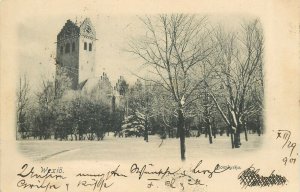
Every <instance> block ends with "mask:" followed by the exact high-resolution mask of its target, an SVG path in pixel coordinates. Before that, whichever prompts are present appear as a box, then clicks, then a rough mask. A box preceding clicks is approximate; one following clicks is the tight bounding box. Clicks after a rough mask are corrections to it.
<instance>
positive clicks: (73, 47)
mask: <svg viewBox="0 0 300 192" xmlns="http://www.w3.org/2000/svg"><path fill="white" fill-rule="evenodd" d="M74 51H75V42H73V43H72V52H74Z"/></svg>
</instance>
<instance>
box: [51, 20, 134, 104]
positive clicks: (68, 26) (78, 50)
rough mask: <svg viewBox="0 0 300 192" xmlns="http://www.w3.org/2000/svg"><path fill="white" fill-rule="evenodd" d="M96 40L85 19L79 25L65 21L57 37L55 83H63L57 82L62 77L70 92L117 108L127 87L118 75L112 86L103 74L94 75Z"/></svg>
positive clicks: (93, 31)
mask: <svg viewBox="0 0 300 192" xmlns="http://www.w3.org/2000/svg"><path fill="white" fill-rule="evenodd" d="M96 40H97V39H96V30H95V28H94V26H93V25H92V23H91V20H90V19H89V18H86V19H84V20H83V22H77V21H76V22H72V21H71V20H67V22H66V23H65V25H64V26H63V28H62V29H61V31H60V32H59V33H58V35H57V48H56V64H57V65H56V84H57V85H60V84H62V83H63V82H59V81H63V80H64V79H63V78H60V75H61V74H64V75H66V76H67V77H68V78H69V79H70V80H71V85H70V87H69V89H70V90H73V91H80V92H81V93H82V94H83V95H86V96H87V97H92V98H94V99H98V100H99V99H101V100H103V101H106V102H109V103H114V105H119V104H120V100H122V97H124V95H125V92H126V89H127V88H128V85H127V84H126V82H125V80H124V78H123V77H122V76H121V77H120V79H119V80H118V82H117V83H116V86H114V87H113V86H112V85H111V82H110V80H109V78H108V76H107V74H106V73H105V72H103V73H102V75H95V67H96V61H95V55H96V43H95V42H96ZM58 87H59V86H56V88H58ZM112 100H113V101H112Z"/></svg>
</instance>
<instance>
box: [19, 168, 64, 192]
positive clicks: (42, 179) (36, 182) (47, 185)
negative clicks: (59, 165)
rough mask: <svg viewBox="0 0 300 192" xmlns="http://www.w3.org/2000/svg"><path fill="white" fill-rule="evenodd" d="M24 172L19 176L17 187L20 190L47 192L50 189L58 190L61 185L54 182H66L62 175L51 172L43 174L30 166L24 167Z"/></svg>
mask: <svg viewBox="0 0 300 192" xmlns="http://www.w3.org/2000/svg"><path fill="white" fill-rule="evenodd" d="M21 169H22V171H21V172H20V173H18V174H17V176H18V177H21V178H22V179H20V180H19V181H18V182H17V187H19V188H24V189H26V188H30V189H45V192H46V191H47V190H48V189H58V188H60V185H59V184H57V182H55V183H52V182H53V181H52V180H53V179H54V180H64V179H66V177H64V176H63V175H61V174H51V173H50V171H45V172H44V173H42V174H38V173H36V172H35V168H34V167H31V168H29V166H28V164H24V165H23V166H22V168H21Z"/></svg>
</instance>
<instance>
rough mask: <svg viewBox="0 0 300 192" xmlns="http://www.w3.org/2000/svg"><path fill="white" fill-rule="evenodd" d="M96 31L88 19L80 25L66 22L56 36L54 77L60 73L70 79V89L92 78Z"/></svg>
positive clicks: (69, 21)
mask: <svg viewBox="0 0 300 192" xmlns="http://www.w3.org/2000/svg"><path fill="white" fill-rule="evenodd" d="M95 41H96V31H95V28H94V27H93V25H92V23H91V21H90V19H89V18H86V19H85V20H84V21H83V22H81V23H77V22H76V23H74V22H72V21H71V20H67V22H66V23H65V25H64V27H63V28H62V29H61V31H60V32H59V33H58V35H57V48H56V63H57V65H56V76H57V77H58V76H59V75H60V74H62V73H61V72H65V74H66V75H67V76H68V77H69V78H70V79H71V88H72V89H74V90H75V89H77V88H78V85H79V84H80V83H81V82H83V81H85V80H87V79H88V78H92V77H94V71H95V53H96V46H95V45H96V43H95Z"/></svg>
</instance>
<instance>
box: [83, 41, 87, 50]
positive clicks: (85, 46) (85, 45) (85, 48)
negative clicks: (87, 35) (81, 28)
mask: <svg viewBox="0 0 300 192" xmlns="http://www.w3.org/2000/svg"><path fill="white" fill-rule="evenodd" d="M83 49H84V50H87V43H86V42H84V47H83Z"/></svg>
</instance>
